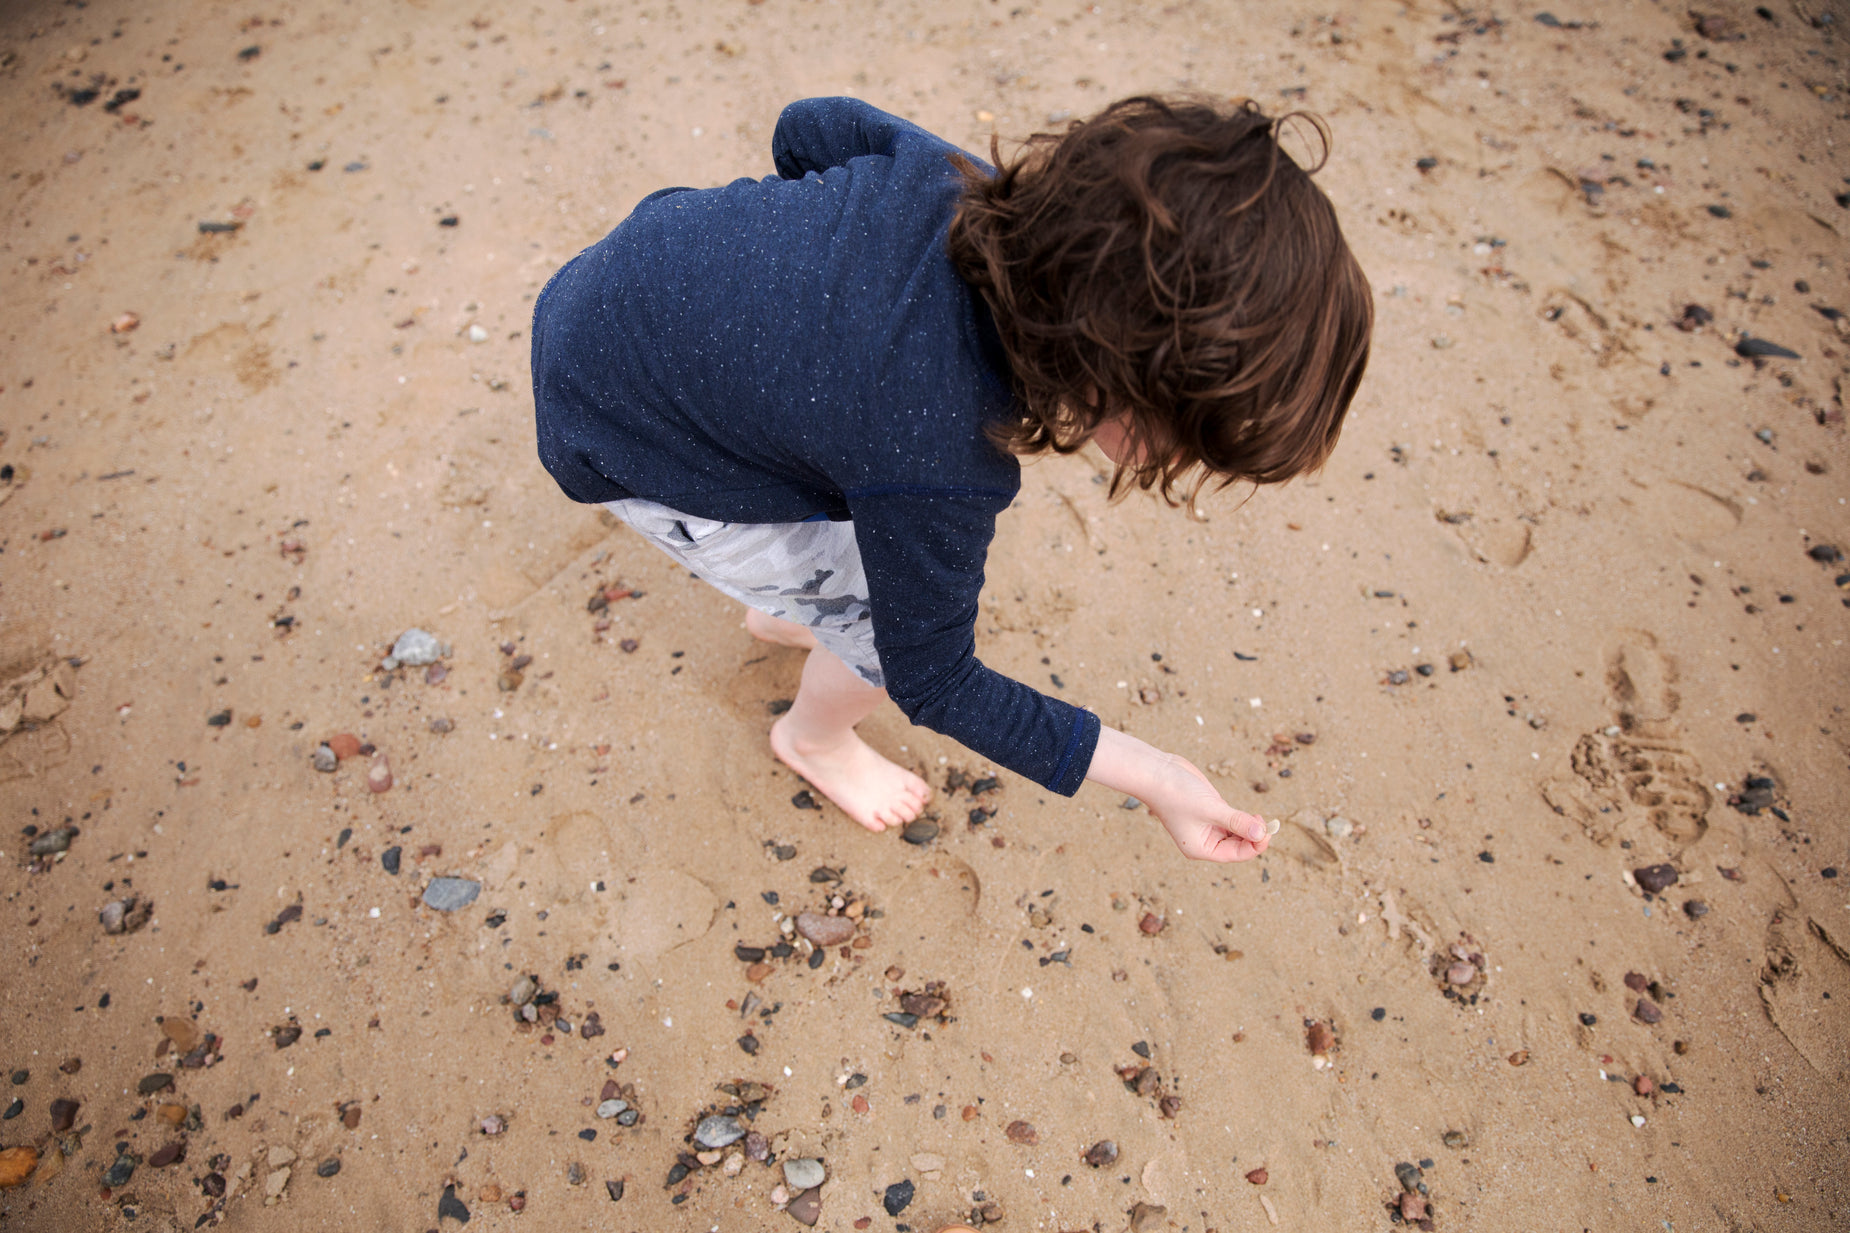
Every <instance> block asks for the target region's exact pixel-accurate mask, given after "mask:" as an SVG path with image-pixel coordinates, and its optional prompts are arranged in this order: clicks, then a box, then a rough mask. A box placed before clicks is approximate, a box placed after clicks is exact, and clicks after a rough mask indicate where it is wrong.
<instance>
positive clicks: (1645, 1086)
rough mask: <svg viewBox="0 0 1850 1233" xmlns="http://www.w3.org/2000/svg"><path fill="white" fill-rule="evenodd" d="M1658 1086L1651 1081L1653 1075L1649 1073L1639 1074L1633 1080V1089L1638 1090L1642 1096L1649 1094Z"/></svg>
mask: <svg viewBox="0 0 1850 1233" xmlns="http://www.w3.org/2000/svg"><path fill="white" fill-rule="evenodd" d="M1656 1086H1657V1085H1656V1084H1654V1083H1652V1082H1651V1076H1649V1075H1639V1076H1638V1077H1637V1078H1636V1079H1633V1080H1632V1091H1634V1092H1637V1093H1638V1094H1639V1095H1640V1096H1649V1095H1650V1094H1651V1093H1652V1091H1653V1090H1655V1088H1656Z"/></svg>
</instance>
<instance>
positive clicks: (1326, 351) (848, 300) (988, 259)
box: [533, 99, 1372, 859]
mask: <svg viewBox="0 0 1850 1233" xmlns="http://www.w3.org/2000/svg"><path fill="white" fill-rule="evenodd" d="M1036 141H1037V143H1038V144H1037V145H1036V146H1035V147H1033V148H1032V149H1031V150H1030V153H1029V155H1028V156H1027V157H1025V158H1024V159H1022V160H1019V161H1017V162H1016V163H1014V164H1012V165H1010V166H1008V167H1005V168H1003V169H1002V171H1001V172H1000V173H999V174H997V175H995V176H994V177H993V178H992V176H991V174H990V171H989V169H986V168H981V167H978V166H977V165H975V164H974V163H973V162H971V161H970V160H969V159H968V158H967V157H965V156H963V155H961V154H959V153H958V152H957V151H956V150H955V148H954V147H952V146H950V145H949V144H948V143H946V142H943V141H941V140H940V139H938V138H936V137H933V136H931V135H930V134H929V133H926V132H924V131H923V130H922V129H919V128H917V127H916V126H914V125H911V124H908V123H906V122H904V121H901V120H898V119H896V118H895V117H892V116H889V115H886V114H885V113H883V112H880V111H877V110H876V109H874V108H872V107H869V106H867V105H866V104H864V103H860V102H857V101H854V100H849V99H818V100H809V101H807V102H803V103H798V104H794V105H792V106H791V107H790V108H788V109H786V111H785V112H784V114H783V116H782V117H781V118H780V120H779V122H778V127H777V132H776V135H775V137H774V139H773V153H774V156H775V160H776V164H777V169H778V172H779V177H777V178H773V179H767V180H764V181H753V180H739V181H735V182H734V183H732V184H730V185H727V186H725V187H722V188H717V189H711V190H706V191H698V192H697V191H693V190H687V189H671V190H664V191H663V192H661V193H656V194H653V195H652V196H650V197H648V198H646V199H645V200H644V201H643V203H642V204H641V205H639V206H638V207H637V210H636V212H635V213H634V214H633V215H632V216H631V217H630V218H629V219H628V220H626V221H625V222H624V223H623V224H622V225H620V226H619V227H618V228H617V229H616V230H615V231H613V232H612V233H611V234H610V235H609V236H607V237H606V238H605V239H604V240H602V241H600V242H599V243H598V244H596V245H594V246H593V247H592V248H590V249H588V250H586V251H585V252H584V253H582V254H580V255H579V256H578V257H577V258H575V259H574V260H573V262H572V263H570V264H569V265H568V266H567V267H566V268H565V269H563V270H561V271H560V273H559V274H558V275H557V276H556V277H555V278H554V280H553V281H552V283H551V284H549V285H548V287H547V289H546V290H545V292H543V293H542V295H541V297H540V301H539V304H538V305H537V306H536V310H535V321H534V333H533V373H534V389H535V403H536V409H537V414H538V419H539V441H540V453H541V457H542V459H543V460H544V461H545V463H546V465H547V467H548V468H549V469H550V470H551V472H552V473H553V475H554V477H555V478H556V479H557V480H558V482H559V484H560V486H561V487H562V488H563V489H565V491H566V492H567V493H568V495H570V496H572V497H574V498H575V499H577V500H581V501H602V502H606V503H607V504H609V506H610V508H612V509H613V510H615V511H616V512H617V513H618V515H619V516H620V517H623V518H624V519H625V520H626V521H628V522H629V523H630V525H631V526H632V527H634V528H636V529H637V530H638V531H639V532H640V533H642V534H644V535H645V536H647V537H649V538H651V539H653V540H654V541H655V542H656V543H657V544H658V546H660V547H661V548H663V550H664V551H667V552H669V553H670V554H671V555H673V556H674V557H675V558H676V559H677V560H680V561H682V562H683V563H684V564H686V565H688V567H689V568H690V569H693V570H694V571H695V572H697V573H699V574H701V576H702V577H705V578H707V579H708V580H709V581H711V582H713V583H714V584H715V585H716V586H718V587H719V588H720V589H721V590H723V591H725V592H726V593H728V594H730V595H733V596H734V597H735V598H738V599H740V600H742V601H743V602H745V603H746V604H747V605H748V606H749V607H751V608H753V609H755V610H756V611H755V612H754V613H753V614H752V617H751V618H750V619H749V620H748V625H750V626H751V627H752V629H753V632H754V633H756V634H757V635H758V636H760V637H763V638H767V639H769V640H771V641H777V642H785V643H788V644H790V645H796V646H806V647H812V648H819V649H817V650H815V651H814V652H813V653H812V654H811V656H810V658H809V661H808V662H807V664H806V666H805V670H804V685H803V688H802V690H801V691H799V694H798V697H797V700H796V704H795V706H793V708H792V710H791V711H790V712H789V713H788V714H787V715H786V716H785V717H784V718H783V719H782V720H780V721H779V722H778V724H777V725H776V727H775V728H774V729H773V732H772V745H773V748H774V749H775V751H776V752H777V754H778V756H779V757H780V758H782V759H783V760H784V761H785V762H786V763H788V764H790V765H791V766H792V767H794V768H795V769H797V770H798V772H799V773H801V774H803V775H805V776H806V777H807V778H809V779H810V780H811V781H812V782H813V783H814V784H815V785H816V786H817V787H818V788H820V789H821V790H822V791H823V792H825V793H826V794H827V795H829V796H830V797H831V798H832V799H834V800H835V801H836V802H837V803H838V804H840V805H842V807H843V808H844V809H845V810H846V811H847V812H848V813H849V814H850V815H851V816H853V817H854V818H855V819H856V820H857V821H859V822H861V823H862V824H863V825H865V826H867V827H869V828H870V829H873V830H880V829H882V828H883V827H884V826H887V825H891V824H893V823H895V822H899V821H905V820H908V819H910V818H911V817H914V816H916V815H917V813H918V811H919V810H920V809H921V808H922V807H923V804H924V800H925V797H926V795H927V794H928V789H926V787H925V785H924V784H923V782H922V781H920V780H919V779H918V778H917V777H916V776H914V775H912V774H911V773H910V772H907V771H903V770H901V769H900V768H897V767H895V766H893V765H892V764H891V763H889V762H887V761H886V760H885V759H882V758H880V757H879V756H878V755H877V754H874V753H873V752H872V751H871V750H870V749H868V748H867V747H866V746H865V745H864V744H862V743H861V742H860V739H859V738H858V737H857V736H855V735H854V733H853V725H854V723H856V722H858V720H859V719H860V718H863V717H864V716H865V715H866V714H868V713H869V712H870V711H871V710H872V708H873V706H875V705H877V703H878V701H879V699H880V694H879V691H878V689H877V688H876V687H877V686H880V685H882V684H884V686H885V688H886V689H887V691H889V692H890V693H891V696H892V697H893V699H894V701H895V702H897V703H898V704H899V706H900V707H901V709H902V710H903V711H904V712H905V713H906V715H907V716H908V717H909V718H911V719H912V720H913V721H914V722H917V723H920V724H923V725H925V726H927V727H930V728H933V729H935V730H937V731H939V732H942V733H944V734H946V735H949V736H951V737H954V738H955V739H957V740H959V741H961V742H962V743H963V744H965V745H967V746H969V747H970V748H972V749H973V750H975V751H976V752H978V753H979V754H981V755H984V756H986V757H988V758H990V759H992V760H994V761H995V762H997V763H999V764H1001V765H1003V766H1006V767H1008V768H1010V769H1011V770H1014V771H1016V772H1018V773H1020V774H1023V775H1025V776H1027V777H1028V778H1030V779H1033V780H1034V781H1035V782H1037V783H1039V784H1041V785H1042V786H1044V787H1046V788H1048V789H1050V790H1052V791H1054V792H1058V793H1062V794H1068V795H1070V794H1071V793H1073V792H1075V791H1076V790H1077V789H1078V787H1079V785H1080V783H1081V782H1082V781H1083V780H1084V779H1086V778H1088V777H1090V778H1094V779H1098V780H1100V781H1101V782H1103V783H1105V784H1107V785H1108V786H1110V787H1112V788H1114V789H1116V790H1119V791H1126V792H1130V793H1132V794H1134V795H1136V796H1138V797H1140V798H1142V799H1144V800H1146V801H1147V802H1149V803H1150V805H1151V807H1152V811H1153V812H1155V813H1156V814H1157V815H1158V816H1159V817H1160V818H1161V819H1162V820H1163V822H1164V824H1165V825H1166V826H1167V827H1168V828H1169V829H1170V831H1171V833H1172V835H1174V836H1175V838H1176V840H1177V842H1178V844H1179V845H1180V846H1181V847H1182V849H1183V850H1184V851H1185V852H1187V853H1188V854H1189V855H1191V856H1205V857H1212V858H1215V859H1240V858H1242V857H1244V856H1250V855H1253V854H1254V853H1255V852H1257V851H1261V850H1263V848H1264V844H1265V828H1264V825H1263V823H1261V822H1259V820H1258V819H1256V818H1253V817H1251V815H1245V814H1239V813H1237V812H1236V811H1234V810H1232V809H1230V808H1229V807H1228V806H1227V805H1226V803H1225V802H1224V801H1222V800H1221V799H1220V797H1219V795H1218V793H1216V792H1215V791H1214V790H1213V788H1212V787H1211V786H1209V785H1208V783H1207V781H1206V780H1205V779H1204V778H1202V777H1201V775H1200V773H1199V772H1197V771H1195V770H1194V768H1193V767H1190V766H1188V764H1187V763H1185V762H1183V761H1182V760H1181V759H1178V758H1174V757H1173V756H1171V755H1166V754H1163V753H1161V752H1160V751H1158V750H1154V749H1152V748H1151V747H1149V746H1147V745H1145V744H1143V743H1142V742H1140V741H1136V740H1135V739H1134V738H1130V737H1127V736H1125V735H1123V734H1122V733H1118V732H1115V731H1113V730H1111V729H1101V727H1100V725H1099V722H1098V719H1097V718H1096V716H1094V715H1092V714H1091V713H1090V712H1088V711H1084V710H1081V709H1079V708H1077V707H1074V706H1072V705H1071V704H1069V703H1067V702H1064V701H1061V700H1058V699H1054V698H1049V697H1047V696H1045V695H1042V694H1040V693H1038V692H1037V691H1035V690H1033V689H1030V688H1029V687H1027V686H1025V685H1022V684H1020V683H1018V682H1016V681H1013V680H1010V679H1009V678H1007V677H1004V676H1002V675H1000V674H998V673H995V672H993V671H991V670H989V669H988V668H986V667H984V666H983V665H982V664H981V663H980V662H979V661H978V660H977V658H976V655H975V636H974V626H975V618H976V613H977V599H978V595H979V593H980V591H981V588H982V584H983V570H984V562H985V558H986V555H987V551H988V545H989V542H990V540H991V539H992V537H993V535H994V530H995V518H996V516H997V515H998V514H999V513H1000V512H1001V511H1002V510H1003V509H1005V508H1007V506H1008V505H1009V503H1010V501H1011V500H1012V499H1013V497H1014V495H1015V493H1016V491H1017V490H1018V489H1019V486H1020V479H1019V468H1018V464H1017V463H1016V461H1015V458H1014V457H1013V456H1012V454H1013V453H1032V452H1035V451H1037V450H1041V449H1049V448H1051V449H1057V450H1062V451H1066V450H1072V449H1077V448H1079V447H1080V446H1082V445H1084V444H1085V443H1086V442H1087V441H1088V440H1096V441H1097V442H1098V443H1099V445H1100V447H1101V448H1102V449H1104V450H1105V451H1106V453H1107V454H1108V455H1109V456H1110V457H1111V458H1112V460H1113V461H1114V462H1115V463H1117V465H1118V467H1119V475H1118V478H1119V480H1129V481H1130V482H1134V483H1138V484H1141V485H1143V486H1145V487H1149V486H1152V485H1160V487H1161V489H1162V491H1163V492H1164V493H1165V495H1167V494H1168V493H1169V492H1170V491H1171V489H1172V487H1173V486H1174V485H1175V484H1176V483H1177V482H1178V481H1180V480H1181V479H1182V477H1184V476H1185V475H1186V474H1189V473H1191V472H1192V473H1196V474H1198V476H1199V479H1198V480H1197V486H1198V484H1199V482H1200V481H1201V480H1207V479H1211V478H1218V479H1219V480H1221V481H1222V482H1231V481H1233V480H1235V479H1240V478H1247V479H1252V480H1255V481H1257V482H1275V481H1278V480H1283V479H1287V478H1290V476H1291V475H1294V474H1297V473H1299V472H1301V471H1303V470H1307V469H1311V468H1313V467H1315V466H1317V465H1320V464H1321V462H1322V461H1323V459H1324V457H1325V456H1327V454H1328V452H1329V450H1330V448H1332V447H1333V446H1334V443H1335V438H1336V433H1337V431H1338V429H1339V428H1340V425H1341V421H1342V415H1343V412H1344V411H1345V410H1346V408H1347V406H1348V403H1349V401H1350V399H1351V398H1352V397H1353V394H1354V390H1355V385H1356V383H1357V382H1358V381H1359V379H1360V376H1361V372H1362V367H1363V363H1364V361H1365V359H1366V355H1367V346H1368V335H1369V330H1370V325H1371V321H1372V316H1371V308H1370V304H1369V299H1368V290H1367V284H1366V282H1365V280H1363V279H1362V277H1361V274H1360V271H1359V270H1358V269H1356V267H1355V263H1354V260H1353V258H1351V257H1350V256H1349V254H1348V250H1347V248H1346V247H1345V246H1344V245H1343V242H1342V238H1341V234H1340V231H1339V229H1338V228H1337V226H1336V223H1335V216H1334V213H1333V211H1331V209H1330V207H1329V204H1328V202H1327V200H1325V199H1324V198H1323V196H1322V194H1321V193H1319V192H1318V191H1317V190H1316V189H1315V188H1314V187H1313V186H1311V185H1310V182H1309V180H1308V177H1307V176H1306V175H1305V173H1304V172H1303V171H1302V170H1301V169H1299V168H1297V167H1296V165H1295V164H1293V163H1291V162H1290V160H1289V159H1287V158H1284V156H1283V155H1282V154H1281V153H1280V152H1279V150H1278V147H1277V143H1276V130H1275V126H1274V123H1273V122H1272V121H1270V120H1268V119H1266V118H1265V117H1264V116H1262V115H1260V114H1259V113H1258V112H1257V111H1256V109H1253V108H1250V107H1246V108H1241V109H1238V110H1235V111H1234V112H1232V113H1226V112H1221V111H1217V110H1215V109H1214V108H1212V107H1208V106H1205V105H1200V104H1185V105H1178V106H1172V105H1170V104H1165V103H1162V102H1160V101H1158V100H1128V101H1126V102H1125V103H1122V104H1118V105H1116V106H1114V107H1113V108H1111V109H1108V110H1107V111H1106V112H1105V113H1102V114H1101V116H1100V117H1097V118H1095V119H1094V120H1092V121H1089V122H1086V123H1084V124H1075V125H1074V126H1073V128H1072V130H1071V131H1070V133H1069V134H1068V135H1067V136H1065V137H1063V138H1052V137H1044V138H1037V139H1036ZM1117 487H1118V485H1117V484H1116V483H1114V491H1115V490H1116V489H1117ZM818 520H821V521H822V522H823V523H824V524H826V525H820V526H819V525H817V524H818Z"/></svg>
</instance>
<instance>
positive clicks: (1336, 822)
mask: <svg viewBox="0 0 1850 1233" xmlns="http://www.w3.org/2000/svg"><path fill="white" fill-rule="evenodd" d="M1323 829H1324V830H1326V831H1328V832H1329V834H1330V838H1332V839H1347V838H1348V837H1349V836H1350V834H1351V833H1352V832H1353V831H1354V830H1355V824H1354V823H1353V822H1351V821H1349V819H1347V818H1343V817H1334V818H1327V819H1325V820H1324V823H1323Z"/></svg>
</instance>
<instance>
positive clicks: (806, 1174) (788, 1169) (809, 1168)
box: [784, 1156, 829, 1191]
mask: <svg viewBox="0 0 1850 1233" xmlns="http://www.w3.org/2000/svg"><path fill="white" fill-rule="evenodd" d="M828 1179H829V1172H828V1170H827V1169H826V1168H824V1167H823V1164H822V1162H821V1161H820V1160H817V1159H816V1158H815V1157H814V1156H799V1157H796V1158H795V1159H790V1158H788V1157H786V1158H785V1160H784V1184H785V1185H786V1186H789V1187H790V1189H791V1190H793V1191H800V1190H814V1189H815V1188H816V1187H818V1186H820V1185H822V1183H823V1182H826V1181H827V1180H828Z"/></svg>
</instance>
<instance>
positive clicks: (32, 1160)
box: [0, 1147, 39, 1190]
mask: <svg viewBox="0 0 1850 1233" xmlns="http://www.w3.org/2000/svg"><path fill="white" fill-rule="evenodd" d="M38 1163H39V1153H38V1149H37V1148H35V1147H9V1148H7V1149H6V1150H5V1151H3V1152H0V1190H10V1189H12V1188H13V1187H14V1186H18V1185H20V1184H21V1183H23V1182H24V1181H25V1180H26V1179H27V1178H28V1177H31V1176H32V1170H34V1169H36V1168H37V1167H38Z"/></svg>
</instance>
